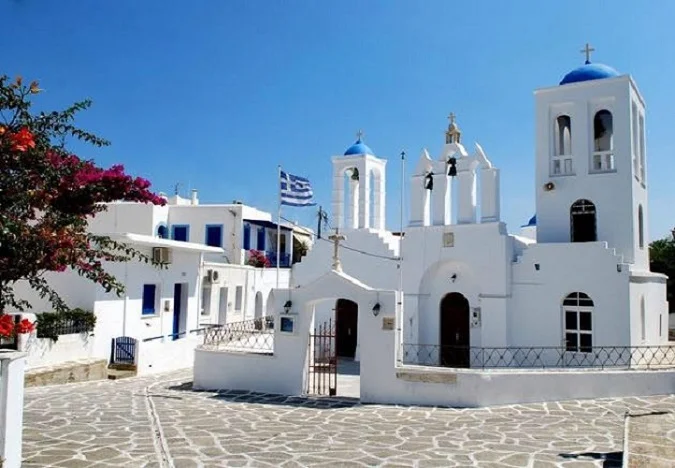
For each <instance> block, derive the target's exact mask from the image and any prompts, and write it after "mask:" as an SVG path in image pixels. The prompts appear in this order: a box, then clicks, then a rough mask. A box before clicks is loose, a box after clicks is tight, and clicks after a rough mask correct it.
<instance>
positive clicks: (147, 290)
mask: <svg viewBox="0 0 675 468" xmlns="http://www.w3.org/2000/svg"><path fill="white" fill-rule="evenodd" d="M156 291H157V285H154V284H144V285H143V315H152V314H154V313H155V293H156Z"/></svg>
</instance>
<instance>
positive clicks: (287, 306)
mask: <svg viewBox="0 0 675 468" xmlns="http://www.w3.org/2000/svg"><path fill="white" fill-rule="evenodd" d="M292 306H293V303H292V302H291V301H290V300H288V301H286V303H285V304H284V312H285V313H289V312H290V311H291V307H292Z"/></svg>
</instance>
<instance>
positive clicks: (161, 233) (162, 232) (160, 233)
mask: <svg viewBox="0 0 675 468" xmlns="http://www.w3.org/2000/svg"><path fill="white" fill-rule="evenodd" d="M157 237H159V238H160V239H168V238H169V230H168V229H167V228H166V226H165V225H164V224H160V225H159V226H158V227H157Z"/></svg>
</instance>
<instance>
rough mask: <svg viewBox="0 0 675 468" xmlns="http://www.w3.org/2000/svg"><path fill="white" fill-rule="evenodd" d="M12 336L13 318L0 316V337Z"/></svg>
mask: <svg viewBox="0 0 675 468" xmlns="http://www.w3.org/2000/svg"><path fill="white" fill-rule="evenodd" d="M13 334H14V316H12V315H4V314H3V315H0V337H2V338H9V337H10V336H12V335H13Z"/></svg>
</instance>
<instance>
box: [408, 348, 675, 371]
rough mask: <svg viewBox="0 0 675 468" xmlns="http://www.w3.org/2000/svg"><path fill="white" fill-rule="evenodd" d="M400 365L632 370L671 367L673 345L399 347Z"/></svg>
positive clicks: (674, 365) (674, 356)
mask: <svg viewBox="0 0 675 468" xmlns="http://www.w3.org/2000/svg"><path fill="white" fill-rule="evenodd" d="M400 358H401V361H402V363H403V364H411V365H422V366H437V367H455V368H472V369H504V368H516V369H518V368H520V369H569V368H574V369H582V368H588V369H634V370H654V369H671V368H675V346H634V347H630V346H597V347H592V348H588V350H587V352H578V351H567V350H566V349H565V348H563V347H553V346H551V347H546V346H530V347H504V348H477V347H468V346H441V345H427V344H402V345H401V357H400Z"/></svg>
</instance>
